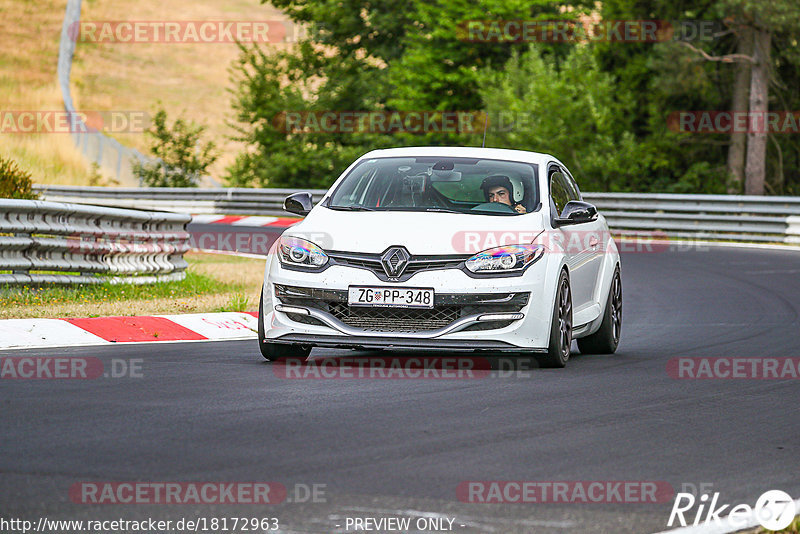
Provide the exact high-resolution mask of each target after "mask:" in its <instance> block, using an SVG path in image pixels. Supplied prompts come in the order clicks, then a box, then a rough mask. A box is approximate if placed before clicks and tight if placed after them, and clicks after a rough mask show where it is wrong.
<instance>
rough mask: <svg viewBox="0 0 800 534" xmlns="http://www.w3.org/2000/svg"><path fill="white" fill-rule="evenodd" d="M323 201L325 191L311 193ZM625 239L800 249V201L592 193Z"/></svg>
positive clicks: (160, 199)
mask: <svg viewBox="0 0 800 534" xmlns="http://www.w3.org/2000/svg"><path fill="white" fill-rule="evenodd" d="M35 189H36V190H37V191H38V192H40V193H41V194H42V195H43V196H44V197H45V198H47V199H49V200H58V201H70V202H83V203H90V204H96V205H103V206H120V207H139V208H145V209H161V210H169V211H177V212H184V213H195V214H206V213H224V214H228V215H282V214H285V212H284V211H283V210H282V205H283V199H284V198H285V197H286V196H287V195H290V194H291V193H294V192H296V191H297V190H296V189H247V188H221V189H197V188H125V189H123V188H106V187H75V186H36V187H35ZM309 191H310V192H311V193H312V194H313V195H314V197H315V198H320V197H321V196H322V195H324V194H325V190H322V189H313V190H309ZM584 199H585V200H586V201H587V202H592V203H593V204H595V205H597V207H598V209H600V210H601V212H602V213H603V215H604V216H605V217H606V218H607V219H608V222H609V225H610V226H611V228H612V229H613V230H615V231H620V232H631V233H636V232H663V233H664V234H665V235H666V236H668V237H688V238H693V239H721V240H732V241H759V242H772V243H789V244H798V245H800V197H755V196H733V195H730V196H729V195H675V194H646V193H585V194H584Z"/></svg>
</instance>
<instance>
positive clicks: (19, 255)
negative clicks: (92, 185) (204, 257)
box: [0, 198, 191, 286]
mask: <svg viewBox="0 0 800 534" xmlns="http://www.w3.org/2000/svg"><path fill="white" fill-rule="evenodd" d="M190 220H191V216H189V215H186V214H179V213H152V212H146V211H136V210H125V209H117V208H107V207H96V206H86V205H80V204H62V203H58V202H45V201H39V200H14V199H6V198H2V199H0V286H2V285H5V284H40V283H47V284H50V283H57V284H99V283H103V282H111V283H135V284H145V283H152V282H161V281H170V280H182V279H183V278H184V277H185V275H186V273H185V272H184V271H185V269H186V267H187V264H186V261H185V260H184V259H183V254H184V252H186V251H187V250H188V249H189V234H188V233H187V232H186V224H187V223H188V222H189V221H190ZM3 271H11V273H10V274H9V273H4V272H3ZM104 275H105V276H104Z"/></svg>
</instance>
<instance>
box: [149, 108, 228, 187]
mask: <svg viewBox="0 0 800 534" xmlns="http://www.w3.org/2000/svg"><path fill="white" fill-rule="evenodd" d="M204 132H205V127H204V126H200V125H197V124H195V123H194V122H189V123H187V122H186V121H184V120H183V119H177V120H175V122H174V123H173V124H172V126H169V125H168V124H167V112H166V111H164V110H163V109H161V110H159V111H158V112H157V113H156V115H155V117H154V119H153V126H152V127H151V128H149V129H148V130H147V133H148V134H149V135H150V136H151V137H152V138H153V142H152V144H151V146H150V153H151V154H152V155H153V156H155V158H156V159H155V160H154V161H146V162H140V161H135V162H134V164H133V173H134V174H135V175H136V176H138V177H139V179H140V180H141V181H142V183H143V185H146V186H149V187H196V186H197V183H198V181H199V180H200V178H201V177H202V176H203V175H204V174H205V172H206V171H207V169H208V167H209V166H211V165H212V164H213V163H214V162H215V161H216V160H217V158H218V156H217V155H216V154H215V145H214V143H213V142H211V141H209V142H208V143H205V144H203V143H202V142H201V140H200V138H201V137H202V135H203V133H204Z"/></svg>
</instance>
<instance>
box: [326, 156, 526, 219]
mask: <svg viewBox="0 0 800 534" xmlns="http://www.w3.org/2000/svg"><path fill="white" fill-rule="evenodd" d="M536 176H537V167H536V165H534V164H530V163H520V162H514V161H502V160H492V159H477V158H476V159H468V158H445V157H442V158H436V157H404V158H376V159H368V160H364V161H362V162H360V163H359V164H358V165H356V166H355V167H354V168H353V169H352V170H351V171H350V172H349V173H348V174H347V176H346V177H345V178H344V180H343V181H342V182H341V183H340V184H339V186H338V187H337V188H336V190H335V191H334V193H333V195H332V196H331V197H330V200H329V202H328V203H327V204H326V206H327V207H328V208H330V209H341V210H353V211H356V210H364V211H373V210H376V211H377V210H381V211H445V212H455V213H473V214H475V213H479V214H483V215H521V214H524V213H530V212H532V211H536V210H537V209H538V207H539V191H538V187H537V181H536Z"/></svg>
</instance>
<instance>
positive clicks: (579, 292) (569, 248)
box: [547, 163, 596, 326]
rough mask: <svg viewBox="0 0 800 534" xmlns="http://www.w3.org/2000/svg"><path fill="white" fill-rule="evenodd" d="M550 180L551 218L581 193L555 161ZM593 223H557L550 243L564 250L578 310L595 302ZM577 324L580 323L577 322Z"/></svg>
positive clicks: (573, 297) (548, 171)
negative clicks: (591, 231) (590, 234)
mask: <svg viewBox="0 0 800 534" xmlns="http://www.w3.org/2000/svg"><path fill="white" fill-rule="evenodd" d="M547 174H548V182H549V184H550V210H551V219H552V220H555V218H556V217H559V216H560V215H561V213H562V212H563V211H564V206H566V204H567V202H569V201H571V200H580V193H579V192H578V190H577V188H576V187H573V186H572V184H570V181H569V180H568V179H567V177H566V175H565V173H564V169H563V168H562V167H561V166H560V165H558V164H557V163H552V164H550V165H549V166H548V170H547ZM591 224H592V223H583V224H574V225H563V226H558V225H556V224H553V233H552V235H551V238H550V239H549V241H550V243H549V246H551V247H553V248H557V249H558V250H562V251H563V252H564V254H565V257H566V258H565V260H566V264H567V267H568V268H569V273H570V285H571V287H572V304H573V309H574V311H575V313H577V312H579V311H580V310H581V309H583V308H585V307H586V306H589V305H590V304H591V302H592V296H593V289H594V279H595V277H596V274H594V275H593V272H592V269H593V267H594V266H593V264H592V260H593V258H594V256H595V252H594V251H593V250H592V247H591V245H590V243H589V239H588V238H587V230H590V229H589V228H587V226H589V225H591ZM576 326H579V325H577V324H576Z"/></svg>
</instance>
